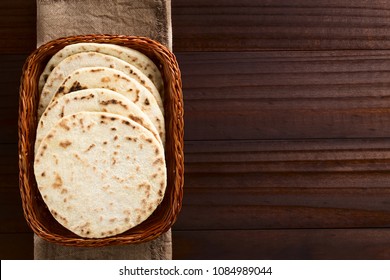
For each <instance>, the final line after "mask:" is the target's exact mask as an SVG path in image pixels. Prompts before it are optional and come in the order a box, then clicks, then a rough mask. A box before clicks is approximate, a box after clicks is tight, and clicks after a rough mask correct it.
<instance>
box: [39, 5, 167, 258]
mask: <svg viewBox="0 0 390 280" xmlns="http://www.w3.org/2000/svg"><path fill="white" fill-rule="evenodd" d="M95 33H99V34H123V35H136V36H146V37H149V38H152V39H154V40H157V41H159V42H161V43H162V44H164V45H165V46H167V47H168V48H169V49H172V23H171V0H110V1H108V0H37V46H40V45H42V44H43V43H45V42H47V41H50V40H52V39H56V38H59V37H63V36H70V35H80V34H95ZM34 259H41V260H42V259H49V260H55V259H57V260H60V259H62V260H65V259H72V260H76V259H89V260H98V259H103V260H110V259H111V260H113V259H122V260H129V259H135V260H137V259H138V260H165V259H172V237H171V231H170V230H169V231H168V232H166V233H165V234H163V235H161V236H160V237H158V238H157V239H155V240H153V241H150V242H146V243H141V244H135V245H122V246H110V247H101V248H78V247H68V246H61V245H56V244H52V243H49V242H47V241H44V240H43V239H41V238H39V237H38V236H36V235H35V236H34Z"/></svg>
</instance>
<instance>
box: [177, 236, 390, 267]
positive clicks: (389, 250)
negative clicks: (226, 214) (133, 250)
mask: <svg viewBox="0 0 390 280" xmlns="http://www.w3.org/2000/svg"><path fill="white" fill-rule="evenodd" d="M389 238H390V231H389V229H351V230H346V229H323V230H322V229H320V230H308V229H296V230H213V231H174V232H173V239H174V240H175V242H174V255H173V257H174V259H208V260H214V259H227V260H229V259H230V260H236V259H238V260H245V259H254V260H269V259H271V260H272V259H275V260H312V259H314V260H321V259H325V260H326V259H330V260H342V259H346V260H348V259H349V260H354V259H356V260H359V259H360V260H367V259H384V260H388V259H390V247H389Z"/></svg>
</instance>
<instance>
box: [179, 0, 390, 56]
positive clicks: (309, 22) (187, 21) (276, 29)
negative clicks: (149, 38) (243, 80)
mask: <svg viewBox="0 0 390 280" xmlns="http://www.w3.org/2000/svg"><path fill="white" fill-rule="evenodd" d="M389 15H390V5H389V3H388V2H387V1H380V0H374V1H365V0H357V1H350V0H319V1H315V2H313V1H310V0H299V1H293V2H292V1H288V0H277V1H274V0H267V1H250V0H245V1H240V2H237V1H233V0H216V1H206V0H195V1H185V0H176V1H172V20H173V26H174V28H173V39H174V41H173V46H174V49H175V50H176V51H204V50H210V51H227V50H230V51H247V50H264V49H267V50H269V49H274V50H275V49H278V50H286V49H288V50H292V49H294V50H324V49H389V47H390V41H389V39H390V33H389V26H390V17H389Z"/></svg>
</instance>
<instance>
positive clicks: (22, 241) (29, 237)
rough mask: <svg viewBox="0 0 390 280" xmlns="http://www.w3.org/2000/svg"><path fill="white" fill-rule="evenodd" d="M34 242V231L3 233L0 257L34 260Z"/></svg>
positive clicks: (0, 239) (1, 235)
mask: <svg viewBox="0 0 390 280" xmlns="http://www.w3.org/2000/svg"><path fill="white" fill-rule="evenodd" d="M33 242H34V241H33V234H32V233H7V234H6V233H1V234H0V248H1V250H0V259H2V260H32V259H33V258H34V243H33Z"/></svg>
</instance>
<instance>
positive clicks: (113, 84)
mask: <svg viewBox="0 0 390 280" xmlns="http://www.w3.org/2000/svg"><path fill="white" fill-rule="evenodd" d="M89 88H105V89H110V90H113V91H115V92H117V93H119V94H122V95H123V96H125V97H126V98H128V99H129V100H130V101H132V102H133V103H134V104H135V105H137V106H138V107H139V108H140V109H141V110H142V111H143V112H144V113H145V114H146V115H147V116H148V117H149V119H150V120H151V122H152V123H153V125H154V126H155V127H156V129H157V131H158V133H159V135H160V138H161V140H162V142H163V143H165V120H164V115H163V113H162V112H161V110H160V107H159V106H158V104H157V102H156V100H155V99H154V97H153V95H152V94H151V93H150V92H149V91H148V90H146V89H145V88H144V87H143V86H142V85H140V84H139V83H138V82H137V81H136V80H135V79H132V78H130V77H129V76H127V75H125V74H124V73H123V72H121V71H118V70H115V69H111V68H106V67H86V68H80V69H77V70H76V71H74V72H73V73H71V74H70V75H69V76H68V77H67V78H66V79H65V81H64V83H63V84H62V85H61V86H60V87H59V89H58V91H57V92H56V94H55V95H54V96H53V99H52V102H54V100H56V99H57V98H59V97H61V96H63V95H66V94H67V93H69V92H72V91H76V90H81V89H89Z"/></svg>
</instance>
